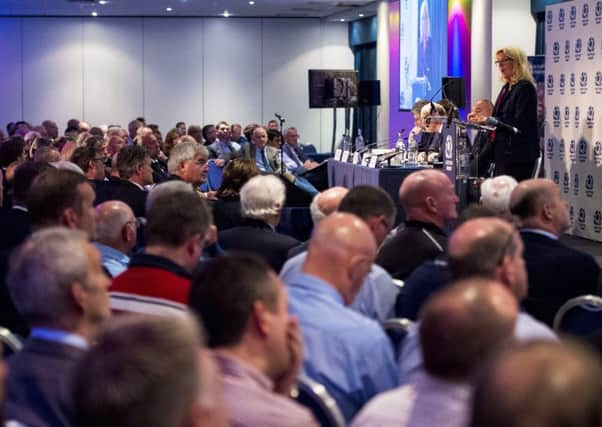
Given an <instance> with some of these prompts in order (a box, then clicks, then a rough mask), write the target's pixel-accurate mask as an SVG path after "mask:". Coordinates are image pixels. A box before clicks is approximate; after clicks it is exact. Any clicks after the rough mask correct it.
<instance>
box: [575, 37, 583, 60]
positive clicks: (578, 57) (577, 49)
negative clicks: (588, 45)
mask: <svg viewBox="0 0 602 427" xmlns="http://www.w3.org/2000/svg"><path fill="white" fill-rule="evenodd" d="M582 49H583V41H582V40H581V38H578V39H577V40H575V60H576V61H580V60H581V50H582Z"/></svg>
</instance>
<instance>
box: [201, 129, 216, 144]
mask: <svg viewBox="0 0 602 427" xmlns="http://www.w3.org/2000/svg"><path fill="white" fill-rule="evenodd" d="M216 138H217V129H216V128H215V125H205V126H203V139H204V140H205V145H211V144H213V143H214V142H215V139H216Z"/></svg>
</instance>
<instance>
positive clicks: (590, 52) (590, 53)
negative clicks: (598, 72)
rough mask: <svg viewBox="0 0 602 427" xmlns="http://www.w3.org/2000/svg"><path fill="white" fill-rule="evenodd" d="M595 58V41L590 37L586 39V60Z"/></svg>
mask: <svg viewBox="0 0 602 427" xmlns="http://www.w3.org/2000/svg"><path fill="white" fill-rule="evenodd" d="M595 56H596V39H595V38H593V37H590V38H589V39H587V59H594V57H595Z"/></svg>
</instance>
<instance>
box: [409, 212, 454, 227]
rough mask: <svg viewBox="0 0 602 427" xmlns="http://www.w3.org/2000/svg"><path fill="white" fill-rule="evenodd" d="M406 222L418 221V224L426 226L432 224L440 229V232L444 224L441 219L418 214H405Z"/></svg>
mask: <svg viewBox="0 0 602 427" xmlns="http://www.w3.org/2000/svg"><path fill="white" fill-rule="evenodd" d="M405 220H406V221H418V222H425V223H428V224H432V225H434V226H436V227H438V228H440V229H441V230H443V228H444V227H445V222H444V221H443V219H441V218H437V217H434V216H429V215H420V214H412V213H406V219H405Z"/></svg>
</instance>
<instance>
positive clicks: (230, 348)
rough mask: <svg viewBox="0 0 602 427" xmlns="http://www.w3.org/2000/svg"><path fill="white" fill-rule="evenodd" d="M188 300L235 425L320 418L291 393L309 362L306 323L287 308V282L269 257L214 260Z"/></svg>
mask: <svg viewBox="0 0 602 427" xmlns="http://www.w3.org/2000/svg"><path fill="white" fill-rule="evenodd" d="M233 301H237V303H236V304H233V303H232V302H233ZM189 305H190V307H191V309H192V310H193V312H194V313H195V314H197V315H198V316H199V318H201V319H202V320H203V324H204V325H205V328H206V330H207V335H208V336H209V347H211V348H212V349H213V351H214V355H215V359H216V361H217V364H218V366H219V368H220V371H221V374H222V378H223V380H224V397H225V400H226V405H227V407H228V413H229V418H230V419H229V421H230V424H231V425H239V426H242V425H256V426H268V425H274V426H275V425H282V426H284V425H294V426H312V425H314V426H315V425H317V424H316V422H315V420H314V419H313V416H312V415H311V412H309V411H308V410H307V409H304V408H303V407H301V406H299V405H298V404H296V403H295V402H293V401H292V400H291V399H290V397H289V396H290V392H291V388H292V387H293V386H294V385H295V383H296V381H297V376H298V374H299V371H300V369H301V364H302V363H303V345H302V343H301V331H300V329H299V323H298V321H297V319H294V318H292V317H291V316H289V314H288V308H287V295H286V289H285V288H284V286H283V285H282V283H281V282H280V280H278V277H277V276H276V275H275V274H274V272H273V271H272V270H271V269H270V267H269V266H268V265H267V264H266V263H265V262H264V261H263V260H261V259H260V258H257V257H255V256H252V255H242V254H240V255H231V256H229V255H225V256H223V257H220V258H216V259H213V260H210V261H208V262H207V263H205V264H204V265H203V266H202V267H201V268H200V270H199V271H197V272H196V273H195V275H194V277H193V279H192V287H191V290H190V302H189ZM224 319H227V321H224Z"/></svg>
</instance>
